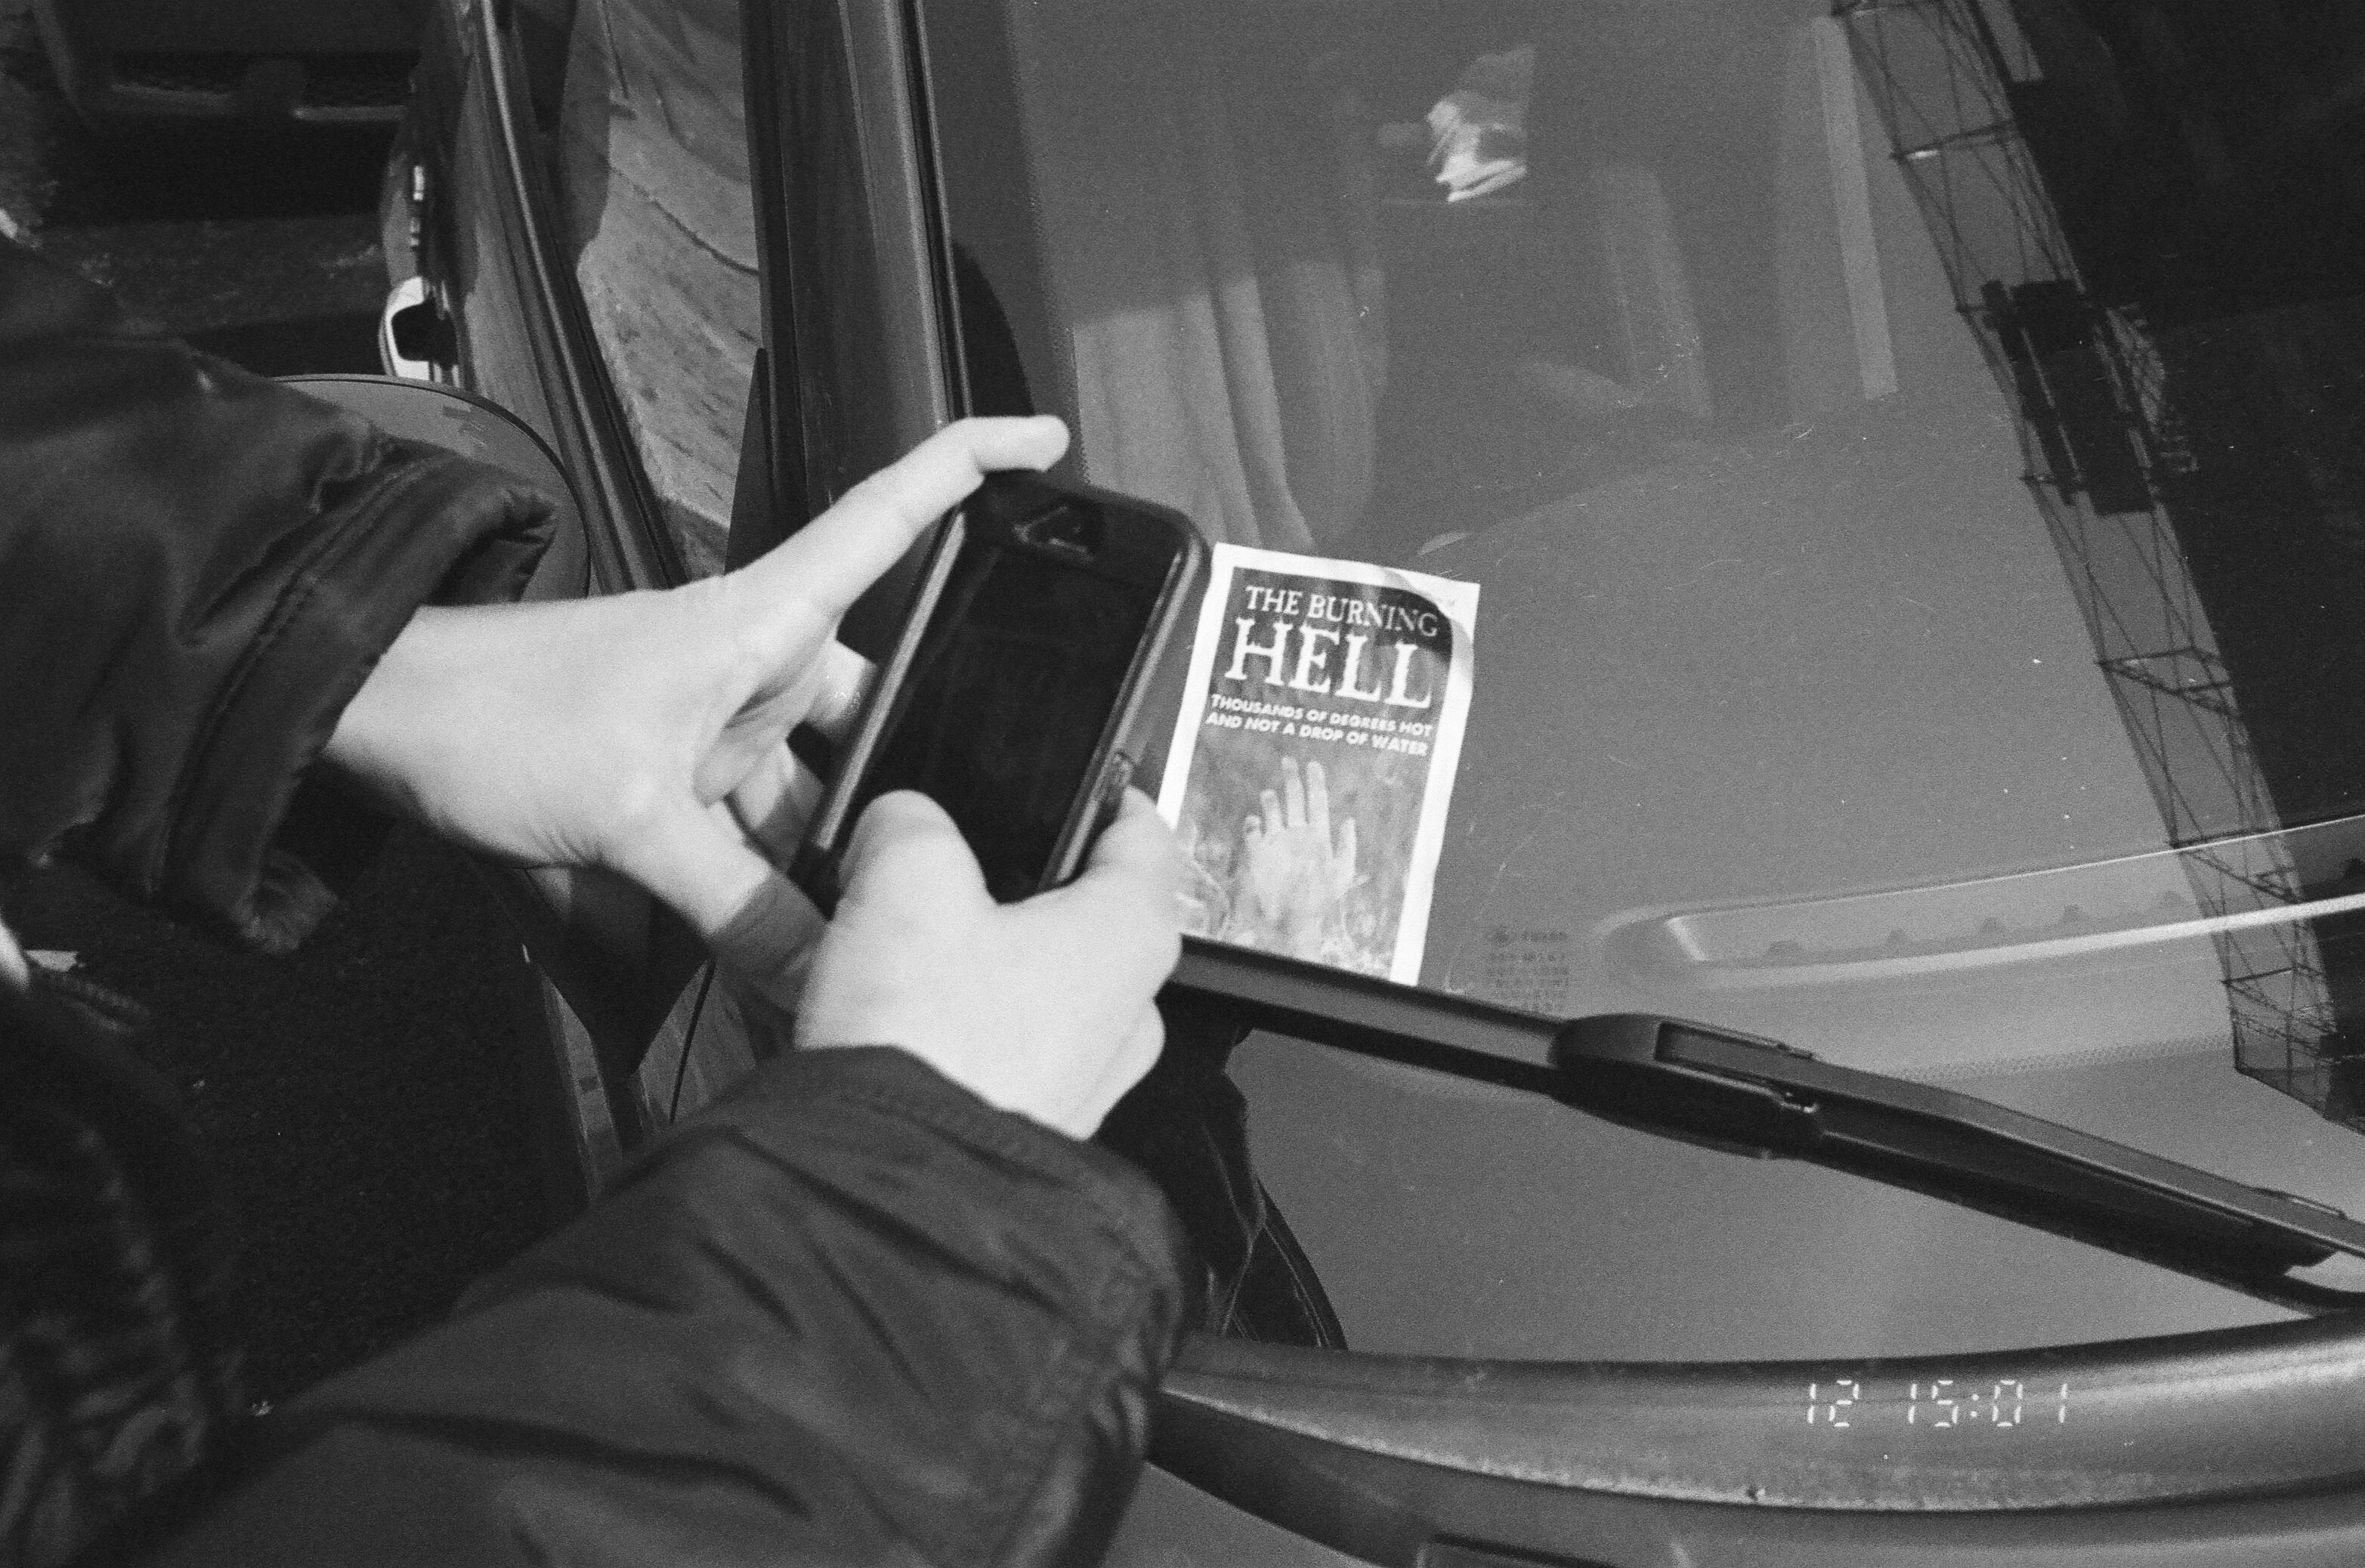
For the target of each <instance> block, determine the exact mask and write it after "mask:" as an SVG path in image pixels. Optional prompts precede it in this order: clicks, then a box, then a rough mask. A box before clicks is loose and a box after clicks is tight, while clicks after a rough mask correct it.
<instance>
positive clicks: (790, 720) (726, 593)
mask: <svg viewBox="0 0 2365 1568" xmlns="http://www.w3.org/2000/svg"><path fill="white" fill-rule="evenodd" d="M1067 443H1068V437H1067V431H1066V428H1065V427H1064V426H1062V425H1061V424H1060V423H1059V420H1054V419H1048V418H1042V419H997V420H963V421H961V422H959V423H958V424H954V425H951V426H948V427H947V428H946V429H945V430H943V431H938V432H937V433H936V435H934V436H932V437H930V438H929V439H928V440H927V441H925V442H922V443H921V444H920V445H918V446H916V447H914V448H913V450H912V451H911V452H910V453H908V454H905V455H904V456H903V457H902V459H901V460H899V461H898V462H896V463H894V464H891V465H889V466H888V467H886V468H883V469H881V470H880V471H879V472H878V473H876V474H874V475H872V476H870V477H869V478H868V479H866V480H864V481H863V482H862V483H861V484H859V485H857V486H856V487H854V488H853V489H851V490H849V491H847V492H846V495H845V496H844V497H843V498H841V499H840V500H839V501H838V503H837V504H836V505H835V506H834V507H832V508H831V509H830V510H828V511H826V512H824V513H823V514H822V515H821V516H820V517H818V518H816V519H814V520H813V521H812V522H811V523H809V524H807V525H806V526H805V527H804V528H803V529H801V530H800V531H799V532H797V533H795V534H793V535H792V536H790V539H789V540H788V541H787V542H786V543H783V544H781V545H780V546H779V548H778V549H776V550H773V551H772V552H771V553H770V554H767V555H765V556H764V557H763V558H762V559H761V560H758V561H756V562H754V563H752V564H750V565H749V566H745V567H743V568H742V569H740V570H739V571H736V572H733V573H730V574H728V575H727V576H723V577H709V578H705V579H703V580H701V581H698V582H694V583H690V584H688V585H686V586H684V587H682V588H675V589H672V590H670V591H667V592H661V593H660V592H649V593H632V594H620V595H616V596H613V597H610V598H602V599H578V600H572V601H568V602H564V603H548V604H531V605H509V606H500V607H494V608H480V609H466V610H432V609H431V610H420V612H419V613H418V614H417V615H415V616H413V617H412V618H411V622H410V623H409V626H408V627H406V628H405V629H404V631H403V633H402V634H401V635H400V636H399V637H398V638H397V639H396V640H395V644H394V645H393V646H392V647H391V648H389V649H388V650H387V653H386V655H385V656H384V657H383V658H382V659H381V660H380V661H379V662H378V666H377V667H376V669H375V671H374V672H373V673H372V674H371V676H370V678H369V679H368V680H367V681H366V682H365V683H364V686H363V688H362V689H361V691H360V693H359V694H358V695H356V696H355V697H354V699H353V701H352V703H351V704H349V705H348V706H347V708H346V709H345V711H344V714H343V717H342V720H341V721H340V722H339V723H338V725H337V730H336V734H335V735H334V737H333V738H332V739H331V741H330V743H329V746H328V748H327V752H326V754H325V755H326V756H327V758H328V760H330V761H331V762H332V763H334V764H336V765H337V766H339V767H342V768H343V769H344V770H346V771H347V772H348V773H349V774H350V775H352V776H353V777H354V778H357V779H359V780H360V781H361V782H362V783H363V784H364V786H365V787H366V788H367V789H368V790H370V791H371V793H373V794H374V795H375V797H376V798H378V799H379V800H381V801H384V802H386V803H387V804H388V805H389V806H391V807H392V808H393V809H395V810H397V811H398V812H402V813H404V814H406V815H409V816H410V817H412V818H414V819H416V820H418V821H420V822H422V823H426V824H427V825H428V826H430V827H432V828H433V829H434V830H435V831H437V832H438V833H440V834H443V836H445V837H446V838H449V839H452V840H453V841H454V842H456V843H458V844H461V845H464V846H467V847H469V848H472V849H476V850H478V851H481V852H483V853H486V854H489V855H493V856H496V857H500V858H502V859H505V860H509V861H511V862H513V863H516V864H520V865H528V866H598V867H602V868H607V869H610V870H612V871H617V872H621V873H622V875H624V876H626V877H629V878H631V879H633V880H634V881H636V882H638V883H640V884H641V885H642V886H643V887H644V888H646V889H648V890H649V891H651V892H652V893H655V894H656V896H657V897H658V898H660V899H663V900H664V901H665V902H667V903H668V904H670V905H672V906H673V907H674V908H675V909H676V910H678V911H679V912H680V913H681V914H682V915H683V916H684V918H686V919H687V920H689V923H690V924H691V925H692V926H693V927H695V928H696V929H697V930H698V931H699V933H700V934H701V935H702V936H705V937H708V938H710V939H712V938H713V937H714V936H715V935H717V934H718V933H719V932H722V931H723V929H724V928H725V927H726V926H728V925H730V924H731V923H732V920H733V917H734V915H738V914H740V913H743V912H745V911H747V910H749V909H751V908H753V907H755V906H757V904H758V903H759V902H762V901H767V900H776V899H777V898H779V895H780V893H781V891H782V885H781V884H780V883H779V874H778V872H776V871H775V870H774V869H773V867H772V865H771V863H770V861H769V860H768V859H767V858H766V857H765V854H764V853H763V852H762V851H763V850H765V849H767V848H769V849H771V850H773V851H775V852H780V851H785V850H786V849H788V848H790V847H791V846H792V845H793V842H794V837H795V834H797V833H798V832H799V831H801V827H802V823H803V820H804V817H805V815H806V814H807V813H808V812H810V810H811V808H812V805H813V799H814V797H815V795H816V794H817V791H818V786H817V784H816V783H815V781H814V780H813V777H812V775H811V774H810V773H806V772H804V771H803V770H802V769H801V767H799V766H798V765H797V764H796V762H795V760H794V758H793V757H791V756H790V754H789V750H788V746H787V745H786V742H787V738H788V734H789V732H790V730H791V729H792V728H794V727H795V726H796V725H798V724H799V723H802V722H813V723H815V724H816V725H818V726H819V727H821V728H822V729H824V731H825V732H836V731H840V730H842V729H843V728H844V727H845V726H846V724H847V723H848V722H850V721H851V719H852V716H853V713H854V711H855V709H856V708H857V706H858V704H859V701H860V697H861V689H862V685H863V682H864V680H865V678H866V677H867V674H868V667H869V666H867V664H866V663H865V662H864V661H863V660H862V659H861V658H860V657H859V656H858V655H855V654H853V653H852V652H850V651H848V650H847V649H846V648H844V647H842V646H840V645H839V644H837V643H836V642H835V640H834V636H833V634H834V633H835V631H836V629H837V622H838V618H839V617H840V616H842V615H844V614H845V612H846V609H847V607H848V606H850V605H851V604H852V603H853V602H854V600H855V599H857V597H858V596H859V595H860V594H861V593H862V591H863V590H864V589H865V588H869V586H870V584H871V583H872V582H874V581H875V580H877V578H878V577H880V575H881V574H882V573H884V572H885V571H886V570H887V568H888V567H889V566H892V565H893V564H894V563H895V562H896V561H897V560H899V559H900V558H901V557H902V554H903V553H904V551H905V550H907V549H909V548H910V546H911V544H912V543H913V541H914V540H916V539H917V538H918V537H919V536H920V534H921V533H922V532H923V531H924V530H925V529H926V528H927V527H928V526H929V524H931V523H933V522H934V521H936V519H937V518H938V517H939V516H941V515H942V514H943V513H944V512H945V511H946V510H948V509H949V508H951V507H952V506H954V505H955V504H956V503H958V501H959V500H960V499H961V498H963V497H965V496H967V495H968V494H969V493H970V491H971V490H973V489H975V488H976V487H977V486H978V482H979V481H980V479H981V478H982V477H983V476H984V475H985V474H986V473H987V472H989V471H991V470H992V469H997V468H1019V467H1026V468H1041V467H1044V466H1047V465H1049V464H1051V463H1053V462H1056V461H1057V460H1058V459H1059V455H1060V454H1061V453H1063V452H1064V451H1066V449H1067Z"/></svg>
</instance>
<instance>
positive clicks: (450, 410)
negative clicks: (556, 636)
mask: <svg viewBox="0 0 2365 1568" xmlns="http://www.w3.org/2000/svg"><path fill="white" fill-rule="evenodd" d="M281 380H282V381H283V382H284V383H285V384H286V385H287V386H293V387H295V388H297V390H298V391H301V392H304V393H306V394H308V395H309V396H311V397H314V398H319V399H320V400H321V401H322V402H324V403H334V404H335V405H337V407H339V408H341V409H345V410H347V411H348V412H351V413H355V414H359V415H360V416H361V417H362V418H364V419H365V420H369V421H370V422H371V423H372V424H375V425H376V426H377V427H378V428H379V429H380V430H383V431H386V432H387V433H388V434H389V435H397V436H401V437H403V438H404V439H406V440H409V441H417V442H427V443H428V444H430V445H432V446H442V447H447V448H449V449H450V450H452V451H454V452H456V453H458V454H460V455H461V456H463V457H473V458H475V459H476V461H477V462H479V463H489V464H491V465H494V466H495V467H497V468H506V469H508V470H509V471H510V473H512V474H514V475H516V476H518V477H519V478H521V479H522V480H524V481H525V482H526V483H527V484H529V485H532V486H533V487H535V488H536V489H538V490H541V491H542V492H543V493H544V494H545V495H547V496H549V497H550V498H551V499H553V500H554V501H555V502H557V503H558V525H557V528H556V530H555V532H554V533H553V535H552V538H551V542H550V549H549V550H548V551H547V552H545V553H544V555H543V558H542V565H541V566H538V567H536V568H535V569H534V574H533V577H532V580H531V581H529V582H528V583H527V584H526V588H525V595H524V597H525V598H527V599H579V598H581V597H582V596H583V595H584V594H585V593H586V592H587V591H588V589H589V587H590V555H589V552H588V546H587V543H586V541H585V539H584V534H583V510H582V506H581V504H580V503H579V502H578V500H577V498H576V494H575V486H574V482H573V481H572V480H570V479H569V478H568V477H567V476H566V469H564V468H562V467H560V466H559V464H558V459H557V457H556V456H555V455H554V454H552V452H551V450H550V447H549V445H548V444H547V443H546V442H544V441H543V439H542V437H540V436H539V435H536V434H535V433H534V431H533V429H532V427H531V426H530V425H528V424H527V423H526V422H525V421H524V420H521V419H519V418H518V417H517V416H516V415H515V414H512V413H510V411H509V410H508V409H504V408H502V407H501V406H500V405H499V404H498V403H495V402H492V401H490V400H488V399H487V398H479V397H477V396H476V394H475V393H473V392H463V391H461V390H459V389H458V388H457V387H454V386H439V385H436V384H433V383H430V382H424V381H412V380H407V379H404V378H401V377H398V376H392V375H288V376H283V377H281Z"/></svg>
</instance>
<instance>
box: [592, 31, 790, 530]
mask: <svg viewBox="0 0 2365 1568" xmlns="http://www.w3.org/2000/svg"><path fill="white" fill-rule="evenodd" d="M556 162H557V185H558V191H559V202H558V205H559V210H560V226H561V230H562V232H563V234H564V236H565V240H566V245H567V248H568V250H569V252H571V253H572V255H573V257H574V263H575V272H576V276H577V281H578V282H579V283H580V285H581V287H582V290H583V297H584V301H585V303H586V305H587V306H588V308H589V311H590V318H591V329H592V332H593V334H594V335H595V336H596V337H597V338H598V340H599V342H600V353H601V355H602V357H603V358H604V359H605V361H606V364H607V367H608V374H609V376H610V378H611V382H612V384H613V385H614V386H615V388H616V391H617V395H618V397H619V398H620V399H621V400H622V404H623V408H624V412H625V416H626V418H627V419H628V420H629V421H630V423H631V426H632V430H633V441H634V442H635V444H636V445H637V446H638V448H639V451H640V455H641V461H642V463H643V465H644V466H645V468H646V469H647V472H648V476H649V480H650V483H651V484H652V486H653V487H655V488H656V496H657V500H658V503H659V505H660V506H661V507H662V508H663V509H664V511H665V516H666V521H667V526H668V527H669V528H671V529H672V531H673V533H674V537H675V539H676V541H677V543H678V544H679V546H680V549H681V553H682V558H683V560H684V561H685V562H686V563H687V564H688V565H689V568H690V570H691V571H692V572H693V573H696V574H698V575H701V576H703V575H706V574H709V573H712V572H715V571H719V570H721V568H722V565H723V538H724V535H725V533H726V532H728V529H729V526H730V518H731V489H732V481H733V479H734V476H735V473H736V470H737V463H738V454H739V436H740V428H741V420H742V417H743V414H744V412H745V404H746V397H747V377H748V372H749V370H750V367H751V366H752V365H753V364H754V362H755V355H756V349H757V344H758V343H759V342H761V333H762V325H761V317H760V305H759V300H758V294H757V276H756V224H755V210H754V205H753V200H752V197H751V195H750V191H749V186H748V177H747V138H746V125H745V116H744V112H743V109H742V105H741V100H740V49H739V6H738V0H576V4H575V6H574V15H573V17H572V18H571V21H570V23H569V27H568V35H567V47H566V69H565V79H564V83H563V85H562V88H561V92H560V96H559V112H558V145H557V148H556Z"/></svg>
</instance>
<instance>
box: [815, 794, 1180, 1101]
mask: <svg viewBox="0 0 2365 1568" xmlns="http://www.w3.org/2000/svg"><path fill="white" fill-rule="evenodd" d="M1180 871H1181V868H1180V857H1179V856H1178V855H1177V853H1176V851H1175V848H1174V840H1173V836H1172V835H1171V834H1169V833H1168V832H1167V830H1166V824H1165V823H1162V822H1160V820H1159V818H1158V812H1157V811H1156V809H1155V808H1154V807H1152V806H1151V805H1150V803H1149V799H1148V798H1147V797H1146V796H1144V795H1142V794H1141V793H1140V792H1139V791H1138V790H1127V791H1126V795H1125V801H1124V803H1123V805H1122V806H1121V807H1120V808H1119V810H1118V812H1117V816H1116V820H1115V822H1113V823H1110V824H1109V826H1108V828H1107V829H1106V830H1105V831H1104V832H1103V833H1102V834H1101V836H1100V839H1099V841H1098V842H1097V843H1095V844H1094V845H1093V852H1092V857H1091V858H1090V859H1089V860H1088V861H1087V862H1086V864H1085V867H1084V872H1083V875H1082V876H1081V877H1079V878H1077V879H1075V880H1074V881H1072V882H1070V883H1069V884H1068V885H1067V886H1066V887H1064V888H1059V889H1055V890H1052V891H1050V892H1048V893H1038V894H1037V895H1036V896H1035V897H1033V898H1031V899H1027V900H1026V901H1025V902H1020V903H1014V904H998V903H996V902H994V901H993V898H992V895H991V894H990V893H988V892H987V891H986V888H985V878H984V876H983V874H982V873H981V872H980V871H979V869H978V865H977V857H975V856H973V855H972V854H970V848H969V846H968V845H967V844H966V843H965V842H963V841H962V839H961V836H960V832H959V830H958V829H957V828H955V827H954V826H953V823H952V819H951V818H949V817H947V815H946V814H945V812H944V810H943V808H941V807H939V806H938V805H937V804H936V802H935V801H931V800H929V799H928V798H927V797H925V795H918V794H914V793H912V792H910V791H908V790H904V791H899V792H897V793H894V794H890V795H882V796H880V798H879V799H878V800H876V801H872V802H871V804H870V808H869V810H868V811H866V812H863V814H862V820H861V822H860V823H857V824H856V827H855V831H854V839H853V843H852V844H851V845H850V846H848V849H847V853H846V872H845V875H846V893H845V896H844V897H843V898H842V899H841V900H840V901H839V902H838V906H837V913H836V915H835V917H834V918H833V919H832V920H831V921H830V923H829V928H828V930H827V931H826V932H825V933H824V935H823V936H822V939H821V944H820V946H819V948H818V950H817V951H816V952H815V953H814V955H813V968H812V970H811V973H810V977H809V978H808V979H807V980H806V982H805V988H804V995H803V1000H802V1003H801V1007H800V1009H799V1011H798V1014H797V1043H798V1045H800V1046H801V1047H806V1048H808V1049H812V1048H821V1047H832V1046H900V1047H902V1048H903V1049H905V1050H907V1051H910V1052H911V1053H913V1055H914V1056H917V1057H919V1058H921V1059H922V1060H923V1061H925V1062H926V1063H927V1064H928V1065H929V1066H931V1067H933V1068H935V1069H936V1070H937V1071H939V1072H941V1073H943V1074H944V1075H945V1076H946V1077H947V1078H949V1079H951V1080H952V1081H954V1082H956V1083H958V1084H959V1085H961V1086H962V1087H963V1088H965V1089H967V1090H969V1091H970V1092H972V1093H974V1094H976V1095H977V1096H978V1097H979V1098H980V1099H981V1100H983V1101H985V1102H986V1103H988V1104H990V1105H994V1106H997V1107H999V1108H1001V1109H1003V1110H1005V1111H1015V1112H1017V1113H1018V1114H1021V1115H1025V1116H1031V1117H1032V1118H1034V1119H1035V1120H1036V1121H1038V1122H1041V1123H1043V1124H1044V1125H1046V1126H1050V1127H1053V1128H1056V1129H1058V1130H1059V1131H1060V1132H1063V1133H1066V1134H1068V1135H1069V1136H1070V1137H1080V1138H1082V1137H1091V1136H1092V1135H1093V1132H1094V1131H1095V1130H1096V1129H1097V1128H1098V1127H1099V1126H1100V1125H1101V1119H1102V1118H1103V1117H1104V1116H1105V1115H1107V1114H1108V1112H1109V1107H1110V1106H1112V1105H1114V1104H1115V1103H1116V1102H1117V1100H1118V1098H1119V1097H1120V1096H1122V1095H1123V1094H1124V1093H1125V1092H1126V1090H1128V1089H1130V1088H1132V1087H1133V1085H1134V1084H1135V1083H1136V1082H1137V1081H1138V1080H1139V1079H1140V1078H1141V1075H1142V1074H1143V1073H1145V1072H1148V1071H1149V1069H1150V1066H1151V1064H1152V1063H1154V1062H1155V1061H1156V1060H1157V1059H1158V1052H1159V1047H1160V1045H1161V1044H1162V1043H1163V1042H1164V1038H1165V1033H1164V1028H1163V1026H1162V1025H1160V1022H1159V1017H1158V1010H1157V1008H1156V1007H1155V1006H1153V1005H1152V1000H1153V999H1154V998H1155V997H1156V996H1157V994H1158V988H1159V987H1160V986H1161V985H1163V984H1164V983H1165V981H1166V977H1167V976H1168V975H1169V974H1170V973H1171V972H1172V971H1173V969H1174V961H1175V958H1177V957H1178V956H1179V955H1180V953H1181V951H1182V941H1181V938H1180V937H1179V936H1178V935H1177V934H1176V930H1175V896H1174V895H1175V889H1176V886H1177V883H1178V881H1179V879H1180Z"/></svg>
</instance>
